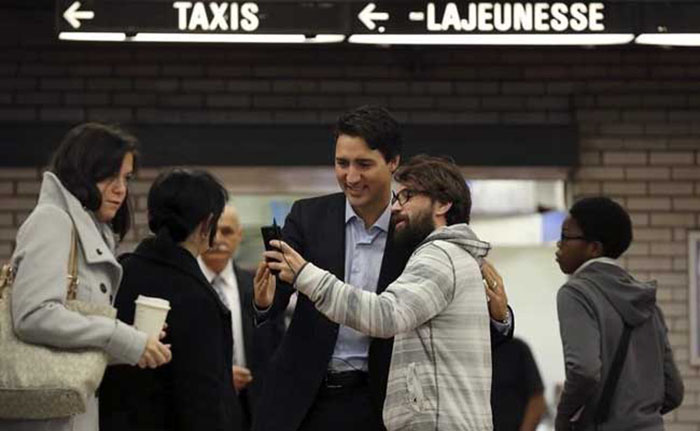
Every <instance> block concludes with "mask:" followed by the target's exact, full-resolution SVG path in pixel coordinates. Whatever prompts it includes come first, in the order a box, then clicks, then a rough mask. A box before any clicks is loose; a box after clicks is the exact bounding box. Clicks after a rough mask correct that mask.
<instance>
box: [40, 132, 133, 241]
mask: <svg viewBox="0 0 700 431" xmlns="http://www.w3.org/2000/svg"><path fill="white" fill-rule="evenodd" d="M128 153H131V154H132V155H133V156H134V170H136V168H137V166H138V160H139V152H138V142H137V140H136V138H135V137H133V136H132V135H130V134H129V133H127V132H125V131H124V130H122V129H120V128H119V127H117V126H112V125H107V124H101V123H84V124H81V125H79V126H76V127H74V128H72V129H71V130H69V131H68V133H67V134H66V135H65V137H64V138H63V140H62V141H61V143H60V144H59V146H58V148H57V149H56V151H55V152H54V153H53V155H52V157H51V162H50V164H49V170H50V171H51V172H53V173H54V174H55V175H56V176H57V177H58V179H59V180H60V181H61V184H62V185H63V186H64V187H65V188H66V189H67V190H68V191H69V192H71V194H73V196H75V197H76V198H77V199H78V200H79V201H80V203H81V204H82V205H83V207H85V208H87V209H88V210H90V211H97V210H98V209H99V208H100V205H102V194H101V193H100V190H99V189H98V188H97V183H99V182H100V181H102V180H105V179H107V178H110V177H114V176H116V175H118V174H119V171H120V170H121V166H122V162H123V160H124V156H125V155H126V154H128ZM131 224H132V211H131V202H130V199H129V192H128V189H127V196H126V199H124V203H123V204H122V206H121V207H119V210H118V211H117V213H116V215H115V216H114V218H113V219H112V221H111V225H112V230H114V233H116V234H117V235H118V236H119V239H120V240H121V239H123V238H124V236H125V235H126V234H127V232H128V231H129V228H130V227H131Z"/></svg>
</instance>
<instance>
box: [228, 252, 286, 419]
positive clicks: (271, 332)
mask: <svg viewBox="0 0 700 431" xmlns="http://www.w3.org/2000/svg"><path fill="white" fill-rule="evenodd" d="M231 264H232V265H233V271H234V274H235V275H236V283H237V284H238V295H239V300H240V306H241V321H242V324H243V343H244V344H245V346H244V347H245V356H246V358H245V359H246V367H247V368H248V369H249V370H250V372H251V373H252V374H253V381H252V382H251V383H250V385H248V387H247V388H245V389H243V390H242V391H241V392H240V394H239V400H240V401H241V408H242V411H243V416H244V423H245V427H244V429H249V428H250V426H251V424H252V419H253V417H254V416H255V414H256V410H257V404H258V400H259V399H260V395H261V393H262V388H263V382H264V381H265V374H266V373H267V367H268V366H269V364H270V359H271V358H272V355H273V354H274V353H275V350H276V349H277V346H278V345H279V343H280V340H281V339H282V336H283V335H284V319H283V318H282V317H283V316H279V318H277V319H274V320H273V321H270V322H269V324H265V325H260V326H257V327H256V325H255V322H254V319H255V316H254V311H253V297H254V293H253V274H252V273H251V272H249V271H246V270H244V269H241V268H240V267H239V266H238V265H236V263H235V262H232V263H231Z"/></svg>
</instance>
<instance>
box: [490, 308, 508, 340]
mask: <svg viewBox="0 0 700 431" xmlns="http://www.w3.org/2000/svg"><path fill="white" fill-rule="evenodd" d="M511 322H513V319H512V318H511V316H510V309H508V313H507V314H506V319H505V320H502V321H501V320H496V319H494V318H491V323H492V324H493V326H494V327H495V328H496V330H497V331H498V332H499V333H501V334H504V335H505V334H507V333H508V331H510V326H511Z"/></svg>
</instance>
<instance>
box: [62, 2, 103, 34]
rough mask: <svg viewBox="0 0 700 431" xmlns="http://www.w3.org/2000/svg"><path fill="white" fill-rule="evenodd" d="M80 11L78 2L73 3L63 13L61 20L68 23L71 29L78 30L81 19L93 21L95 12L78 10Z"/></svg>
mask: <svg viewBox="0 0 700 431" xmlns="http://www.w3.org/2000/svg"><path fill="white" fill-rule="evenodd" d="M78 9H80V2H79V1H75V2H73V4H72V5H70V6H69V7H68V9H66V11H65V12H63V18H65V19H66V21H68V24H70V25H71V26H72V27H73V28H80V20H81V19H93V18H94V17H95V12H93V11H91V10H80V11H79V10H78Z"/></svg>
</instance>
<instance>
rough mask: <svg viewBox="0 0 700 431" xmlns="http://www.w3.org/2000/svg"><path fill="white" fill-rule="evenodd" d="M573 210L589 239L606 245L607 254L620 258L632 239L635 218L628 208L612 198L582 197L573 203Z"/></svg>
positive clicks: (573, 214) (604, 249) (605, 252)
mask: <svg viewBox="0 0 700 431" xmlns="http://www.w3.org/2000/svg"><path fill="white" fill-rule="evenodd" d="M569 214H571V217H572V218H573V219H574V220H576V223H577V224H578V226H579V227H580V228H581V232H582V233H583V236H584V237H585V238H586V239H587V240H589V241H599V242H600V243H601V244H602V245H603V256H606V257H610V258H613V259H617V258H618V257H620V255H621V254H622V253H624V252H625V250H627V248H628V247H629V246H630V244H631V243H632V220H631V219H630V216H629V214H627V211H625V209H624V208H622V207H621V206H620V204H618V203H617V202H615V201H613V200H612V199H610V198H606V197H603V196H596V197H590V198H584V199H581V200H580V201H578V202H576V203H575V204H574V205H573V206H572V207H571V209H570V210H569Z"/></svg>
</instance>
